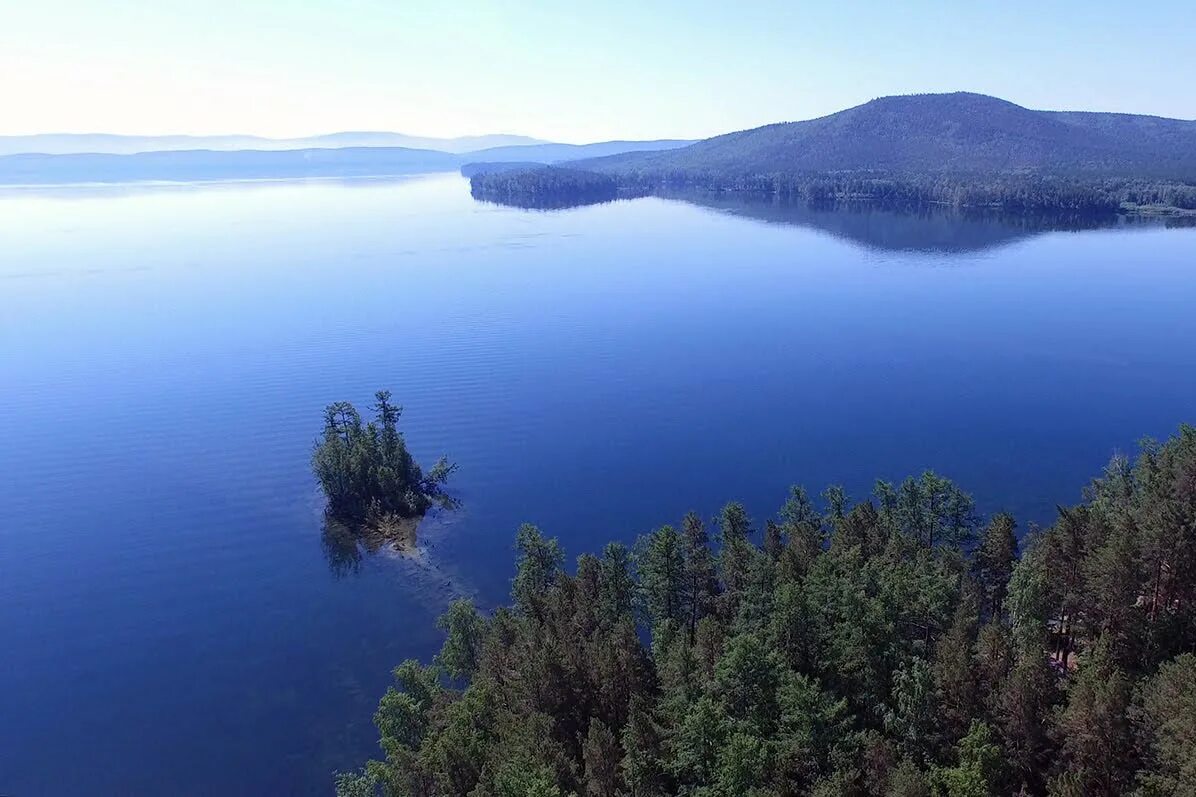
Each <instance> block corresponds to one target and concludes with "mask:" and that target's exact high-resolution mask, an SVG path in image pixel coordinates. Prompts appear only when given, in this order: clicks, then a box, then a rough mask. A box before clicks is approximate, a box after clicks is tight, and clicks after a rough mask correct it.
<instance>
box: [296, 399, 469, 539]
mask: <svg viewBox="0 0 1196 797" xmlns="http://www.w3.org/2000/svg"><path fill="white" fill-rule="evenodd" d="M374 399H375V404H374V407H373V409H374V413H375V419H374V420H373V421H370V422H368V423H363V422H362V419H361V414H360V413H358V411H357V410H356V408H354V406H353V405H352V404H350V403H349V402H345V401H341V402H337V403H335V404H330V405H328V407H326V408H325V410H324V432H323V435H322V436H321V438H320V439H319V440H318V441H317V442H316V444H315V449H314V451H313V452H312V470H313V471H314V472H315V475H316V479H317V480H318V481H319V483H320V488H321V489H322V490H323V493H324V497H325V499H326V501H327V504H326V509H325V514H326V521H327V522H326V524H325V542H326V544H340V545H342V546H347V545H350V544H351V545H352V548H353V551H351V552H349V551H342V552H341V553H343V554H344V555H346V556H348V557H350V558H351V557H352V554H353V553H356V544H357V541H358V540H359V539H360V540H362V541H364V542H365V543H366V544H367V546H368V547H371V548H376V547H377V546H378V544H380V543H382V542H393V543H395V544H397V545H398V546H399V547H400V548H410V547H411V546H412V545H414V542H415V526H416V524H417V523H418V521H419V519H420V518H422V517H423V516H424V515H425V514H426V513H427V512H428V510H429V509H432V508H434V507H442V508H451V507H452V506H454V500H453V498H452V497H451V496H450V495H449V494H448V493H447V492H446V491H445V484H446V482H447V481H448V479H449V476H451V475H452V473H453V471H454V470H455V469H456V466H454V465H452V464H451V463H449V461H448V460H447V459H445V458H443V457H442V458H441V459H440V460H438V461H437V462H436V463H435V464H434V465H433V466H432V467H431V468H430V469H428V470H427V471H426V472H425V471H424V470H423V469H422V468H421V467H420V465H419V463H418V462H416V461H415V458H414V457H412V456H411V453H410V452H409V451H408V450H407V444H406V442H405V441H404V440H403V435H402V433H400V432H399V430H398V421H399V416H400V415H402V412H403V408H402V407H399V406H397V405H395V404H392V403H391V400H390V392H389V391H386V390H380V391H378V392H377V393H375V394H374ZM330 541H331V542H330Z"/></svg>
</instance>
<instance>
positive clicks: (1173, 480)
mask: <svg viewBox="0 0 1196 797" xmlns="http://www.w3.org/2000/svg"><path fill="white" fill-rule="evenodd" d="M822 499H823V500H822V502H821V503H822V506H821V508H819V507H816V506H815V503H814V501H813V500H812V499H811V497H810V496H809V495H807V493H806V492H805V491H804V490H802V489H801V488H793V489H792V491H791V493H790V495H789V497H788V500H786V501H785V503H784V505H783V506H782V507H781V509H780V511H779V512H778V514H777V516H776V517H775V518H773V519H768V520H765V521H764V522H763V523H762V524H758V523H756V522H754V521H753V520H752V519H751V518H749V516H748V514H747V512H746V511H745V509H744V507H743V506H741V505H739V504H737V503H731V504H728V505H727V506H725V507H724V508H723V509H722V511H721V513H720V514H719V515H718V517H717V518H716V520H715V522H714V523H713V524H707V523H706V522H704V521H703V519H702V518H700V517H698V516H697V515H695V514H689V515H687V516H685V517H684V518H683V519H682V520H681V522H680V524H679V525H678V526H664V527H662V528H659V529H657V530H655V531H653V532H652V533H650V534H648V535H646V536H644V537H642V538H641V539H640V540H639V541H638V542H637V543H636V544H635V546H634V547H631V548H628V547H626V546H624V545H621V544H618V543H612V544H609V545H607V546H606V548H605V549H604V550H602V551H601V552H600V553H598V554H588V553H587V554H583V555H582V556H581V557H580V558H579V559H578V560H577V564H576V567H575V568H572V569H571V570H567V569H566V567H565V557H564V552H563V551H562V550H561V548H560V546H559V545H558V544H557V542H556V541H555V540H554V539H551V538H549V537H546V536H545V535H543V534H542V533H541V532H540V531H539V530H538V529H536V528H534V527H532V526H524V527H523V528H521V529H520V530H519V533H518V535H517V538H516V543H515V547H516V551H517V561H516V571H515V576H514V579H513V581H512V590H511V605H510V606H509V607H504V608H500V609H498V610H497V611H495V612H493V613H492V614H491V615H489V616H484V615H482V614H481V613H479V612H478V611H477V610H476V609H475V608H474V607H473V606H472V605H471V604H470V603H468V602H464V601H462V602H457V603H454V604H453V605H452V606H451V607H450V608H449V610H448V612H447V613H446V614H445V615H444V616H443V617H442V618H441V620H440V625H441V628H442V629H443V630H444V631H445V634H446V638H445V642H444V646H443V648H442V650H441V651H440V653H439V655H437V656H436V658H435V660H434V662H432V663H431V664H428V665H423V664H420V663H419V662H416V661H407V662H404V663H403V664H401V665H400V666H399V667H398V668H397V669H396V670H395V673H394V678H395V684H394V686H393V687H392V688H391V689H389V690H388V691H387V693H386V694H385V696H384V697H383V698H382V701H381V703H380V705H379V707H378V710H377V713H376V715H375V717H374V719H375V722H376V724H377V727H378V730H379V732H380V737H381V739H380V742H381V749H382V752H383V757H382V759H381V760H378V761H372V762H370V763H369V764H368V765H367V766H366V767H365V768H364V769H362V770H361V771H359V772H356V773H348V774H342V775H340V776H339V777H338V781H337V792H338V794H339V795H341V797H351V796H353V795H367V794H377V793H380V794H386V795H396V796H398V795H403V796H404V797H405V796H407V795H411V796H412V797H416V796H418V797H424V796H426V795H472V796H473V797H529V795H536V796H547V795H560V796H561V797H564V796H565V795H579V797H580V795H587V796H588V797H603V796H608V797H614V796H615V795H626V796H627V797H650V796H653V795H693V796H694V797H697V796H698V795H703V796H704V797H737V796H738V795H755V796H756V797H764V796H765V795H799V794H814V795H826V796H827V797H830V795H893V796H894V797H915V796H916V795H951V796H952V797H964V796H965V795H966V796H968V797H971V796H972V795H977V796H979V795H1006V794H1028V795H1041V794H1049V795H1059V796H1062V795H1068V796H1069V797H1072V796H1074V797H1079V796H1080V795H1121V794H1135V795H1140V796H1141V797H1147V796H1150V797H1154V796H1161V795H1192V794H1196V428H1193V427H1182V428H1181V430H1180V431H1179V433H1178V435H1177V436H1175V437H1174V438H1172V439H1170V440H1169V441H1167V442H1166V443H1163V444H1157V443H1152V442H1148V443H1146V444H1144V446H1143V448H1142V451H1141V454H1140V456H1139V457H1138V458H1137V460H1136V462H1133V463H1131V462H1129V461H1127V460H1126V459H1124V458H1114V459H1113V461H1112V462H1110V463H1109V465H1108V467H1107V468H1106V469H1105V471H1104V473H1103V474H1102V475H1101V476H1100V477H1099V478H1098V479H1096V480H1095V481H1093V482H1092V484H1091V485H1090V486H1089V487H1088V489H1087V490H1086V491H1085V500H1084V502H1083V503H1082V504H1080V505H1078V506H1074V507H1068V508H1060V509H1059V512H1058V517H1057V519H1056V521H1055V522H1054V524H1053V525H1052V526H1050V527H1049V528H1046V529H1041V530H1039V529H1029V530H1028V533H1027V534H1026V535H1025V536H1023V537H1022V543H1021V546H1020V547H1021V554H1020V557H1019V555H1018V548H1019V545H1018V541H1017V540H1018V534H1017V532H1018V528H1017V523H1016V521H1015V519H1014V518H1012V517H1010V516H1009V515H1007V514H1004V513H1000V514H996V515H994V516H992V517H990V518H988V519H987V520H984V519H982V518H980V517H978V516H977V513H976V511H975V508H974V505H973V502H972V499H971V498H970V497H969V496H968V495H967V494H965V493H964V492H963V491H962V490H960V489H959V488H958V487H956V486H955V485H953V484H952V483H951V482H950V481H947V480H945V479H943V478H941V477H939V476H936V475H935V474H933V473H925V474H923V475H922V476H921V477H919V478H911V479H908V480H906V481H905V482H904V483H902V484H900V485H893V484H889V483H884V482H881V483H878V484H877V485H876V488H875V491H874V494H873V496H872V497H871V498H869V499H866V500H862V501H859V502H852V501H850V500H849V499H848V497H847V496H846V495H845V494H844V492H843V491H842V490H841V489H839V488H835V487H832V488H830V489H828V490H826V491H825V492H824V493H823V496H822Z"/></svg>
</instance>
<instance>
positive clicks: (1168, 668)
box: [1135, 653, 1196, 797]
mask: <svg viewBox="0 0 1196 797" xmlns="http://www.w3.org/2000/svg"><path fill="white" fill-rule="evenodd" d="M1135 719H1136V725H1137V728H1138V737H1139V749H1140V750H1141V753H1142V755H1143V757H1144V759H1145V760H1144V762H1143V763H1144V764H1145V766H1143V768H1142V769H1140V770H1139V772H1138V779H1139V781H1140V783H1141V785H1142V793H1143V794H1144V795H1150V796H1151V797H1154V795H1159V796H1160V797H1161V796H1162V795H1180V794H1184V795H1187V794H1196V655H1194V654H1192V653H1185V654H1183V655H1181V656H1178V657H1176V658H1175V659H1174V660H1172V661H1169V662H1167V663H1166V664H1164V665H1163V666H1162V667H1160V668H1159V671H1158V672H1157V673H1156V674H1154V675H1153V676H1151V677H1150V678H1148V679H1147V680H1145V681H1144V682H1143V683H1142V684H1141V687H1140V692H1139V695H1138V708H1137V710H1136V711H1135Z"/></svg>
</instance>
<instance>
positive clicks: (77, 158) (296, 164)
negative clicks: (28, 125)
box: [0, 133, 692, 185]
mask: <svg viewBox="0 0 1196 797" xmlns="http://www.w3.org/2000/svg"><path fill="white" fill-rule="evenodd" d="M397 135H398V134H393V133H337V134H333V135H331V136H322V137H320V138H319V139H318V143H320V144H322V145H323V146H319V147H307V148H302V149H291V148H284V147H282V146H281V144H282V143H283V142H281V141H277V140H275V141H272V142H271V143H272V144H275V145H279V148H277V149H263V148H259V147H253V146H252V145H254V144H255V143H256V142H257V140H255V139H252V138H248V137H243V136H242V137H238V136H225V137H219V138H217V139H192V138H188V137H186V136H170V137H164V138H155V139H152V140H147V139H130V138H128V137H124V136H114V137H109V138H112V139H116V140H115V141H110V142H108V143H109V149H119V148H123V147H139V146H149V145H151V144H152V145H153V146H157V147H159V149H156V150H152V151H147V152H60V153H53V154H47V153H21V154H10V155H0V185H62V184H69V183H114V182H139V181H199V180H237V179H240V180H251V179H269V178H275V179H281V178H288V177H355V176H385V175H394V174H412V173H417V172H440V171H455V170H457V169H460V168H461V167H462V166H463V165H465V164H467V163H473V162H479V161H480V162H485V163H508V162H519V163H523V164H526V165H529V166H535V165H544V164H552V163H557V162H559V161H563V160H570V159H576V158H586V157H598V156H604V155H610V154H614V153H620V152H633V151H638V150H644V149H651V150H663V149H668V148H673V147H680V146H685V145H687V144H690V143H692V142H690V141H676V140H671V139H670V140H658V141H603V142H598V143H595V144H557V143H552V142H536V140H535V139H521V138H520V137H518V136H480V137H474V138H469V139H437V140H435V141H436V142H438V143H439V144H440V145H441V146H452V147H459V146H466V145H476V144H479V143H482V144H485V143H492V142H493V141H509V140H512V139H515V140H526V141H531V142H536V143H530V144H518V145H513V144H506V145H503V146H497V147H486V148H483V149H478V150H467V151H464V152H452V151H445V150H439V149H432V148H423V149H421V148H414V147H396V146H379V145H377V143H376V142H379V141H384V140H389V138H388V137H392V136H397ZM35 138H38V139H40V140H42V142H43V143H45V144H47V145H50V144H55V145H58V146H61V147H64V148H67V147H72V146H75V147H82V146H85V142H84V141H82V140H79V139H86V140H87V141H86V143H91V144H102V143H103V142H100V141H97V140H96V139H97V138H105V137H94V136H82V137H79V139H76V138H74V137H70V136H65V137H64V136H41V137H35ZM400 138H404V139H406V138H409V137H407V136H400ZM10 141H11V139H10ZM266 141H269V140H268V139H266ZM299 141H301V140H300V139H292V140H290V141H289V142H287V143H297V142H299ZM303 141H306V139H304V140H303ZM362 141H365V142H375V143H373V144H369V143H366V144H362V143H357V142H362ZM72 142H74V143H72ZM197 143H205V144H212V145H214V148H207V149H204V148H200V149H196V148H194V146H195V145H196V144H197ZM187 144H191V145H192V148H190V149H178V148H177V147H181V146H184V145H187ZM240 144H245V145H251V148H248V149H239V148H237V146H238V145H240Z"/></svg>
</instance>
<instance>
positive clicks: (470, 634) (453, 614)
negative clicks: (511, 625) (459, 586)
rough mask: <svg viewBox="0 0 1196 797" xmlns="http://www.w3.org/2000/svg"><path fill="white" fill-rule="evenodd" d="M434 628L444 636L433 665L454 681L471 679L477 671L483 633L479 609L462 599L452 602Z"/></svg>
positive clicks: (484, 624)
mask: <svg viewBox="0 0 1196 797" xmlns="http://www.w3.org/2000/svg"><path fill="white" fill-rule="evenodd" d="M436 625H437V627H438V628H440V629H441V630H442V631H444V632H445V634H446V635H447V636H446V637H445V640H444V645H443V646H442V647H441V648H440V655H438V656H437V657H436V663H437V664H438V665H440V666H441V667H443V668H444V671H445V672H446V673H448V674H449V676H451V677H453V678H468V677H470V676H472V675H473V674H474V672H475V671H476V670H477V668H478V656H479V655H480V654H481V644H482V636H483V634H484V633H485V631H486V623H485V621H484V620H483V619H482V616H481V615H480V614H478V610H477V609H476V608H474V605H473V603H472V602H471V601H469V600H467V599H465V598H461V599H458V600H455V601H453V602H452V603H451V604H449V608H448V611H447V612H445V613H444V615H443V616H441V617H440V619H439V620H437V621H436Z"/></svg>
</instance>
